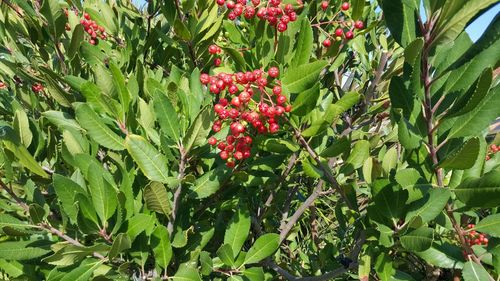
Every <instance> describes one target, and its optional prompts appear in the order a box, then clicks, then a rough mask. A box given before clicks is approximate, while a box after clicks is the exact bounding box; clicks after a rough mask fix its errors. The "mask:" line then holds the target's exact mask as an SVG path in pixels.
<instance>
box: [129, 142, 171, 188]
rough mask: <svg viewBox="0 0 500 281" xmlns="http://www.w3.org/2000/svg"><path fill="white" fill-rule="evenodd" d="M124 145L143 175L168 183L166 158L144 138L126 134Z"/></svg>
mask: <svg viewBox="0 0 500 281" xmlns="http://www.w3.org/2000/svg"><path fill="white" fill-rule="evenodd" d="M125 147H126V148H127V151H128V153H130V155H131V156H132V158H133V159H134V161H135V162H136V163H137V165H138V166H139V168H140V169H141V171H142V173H144V175H145V176H146V177H147V178H148V179H150V180H152V181H158V182H161V183H168V182H169V177H168V166H167V164H168V159H167V158H166V157H165V155H163V154H161V153H160V152H159V151H158V150H157V149H156V148H155V147H154V146H153V145H151V144H150V143H149V142H148V141H147V140H146V139H144V138H143V137H141V136H138V135H128V136H127V138H126V139H125Z"/></svg>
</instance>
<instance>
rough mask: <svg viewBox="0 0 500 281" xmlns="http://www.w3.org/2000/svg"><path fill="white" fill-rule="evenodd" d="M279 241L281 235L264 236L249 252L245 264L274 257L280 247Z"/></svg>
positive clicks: (258, 239) (269, 234)
mask: <svg viewBox="0 0 500 281" xmlns="http://www.w3.org/2000/svg"><path fill="white" fill-rule="evenodd" d="M279 239H280V237H279V235H278V234H275V233H268V234H264V235H262V236H261V237H259V238H257V240H256V241H255V243H254V244H253V245H252V247H250V249H249V250H248V252H247V254H246V256H245V262H244V264H250V263H256V262H259V261H261V260H263V259H265V258H267V257H269V256H270V255H272V254H273V253H274V252H276V250H277V249H278V247H279Z"/></svg>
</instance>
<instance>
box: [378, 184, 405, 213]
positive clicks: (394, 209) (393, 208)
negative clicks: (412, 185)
mask: <svg viewBox="0 0 500 281" xmlns="http://www.w3.org/2000/svg"><path fill="white" fill-rule="evenodd" d="M372 189H373V190H372V193H374V198H373V201H374V202H375V206H376V208H377V209H376V210H377V212H379V214H380V215H382V216H384V217H386V218H389V219H392V220H397V219H399V218H401V216H402V215H403V211H404V208H405V207H406V201H407V200H408V191H407V190H403V189H400V188H399V186H398V185H392V184H390V183H389V184H388V183H387V182H386V181H385V180H381V181H375V182H374V187H373V188H372Z"/></svg>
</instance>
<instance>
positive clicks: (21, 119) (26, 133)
mask: <svg viewBox="0 0 500 281" xmlns="http://www.w3.org/2000/svg"><path fill="white" fill-rule="evenodd" d="M13 127H14V130H15V131H16V132H17V134H18V136H19V140H20V141H21V144H22V145H23V146H25V147H29V146H30V144H31V141H32V140H33V133H31V130H30V124H29V121H28V115H26V112H24V110H19V109H18V110H16V112H15V113H14V125H13Z"/></svg>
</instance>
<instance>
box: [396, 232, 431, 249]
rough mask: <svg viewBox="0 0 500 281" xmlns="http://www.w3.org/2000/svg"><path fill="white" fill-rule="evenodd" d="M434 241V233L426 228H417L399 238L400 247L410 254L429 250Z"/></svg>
mask: <svg viewBox="0 0 500 281" xmlns="http://www.w3.org/2000/svg"><path fill="white" fill-rule="evenodd" d="M433 240H434V231H433V230H432V229H430V228H428V227H421V228H418V229H416V230H414V231H412V232H410V233H408V234H405V235H403V236H401V245H403V247H404V248H405V249H407V250H409V251H412V252H422V251H425V250H427V249H429V248H430V247H431V245H432V241H433Z"/></svg>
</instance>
